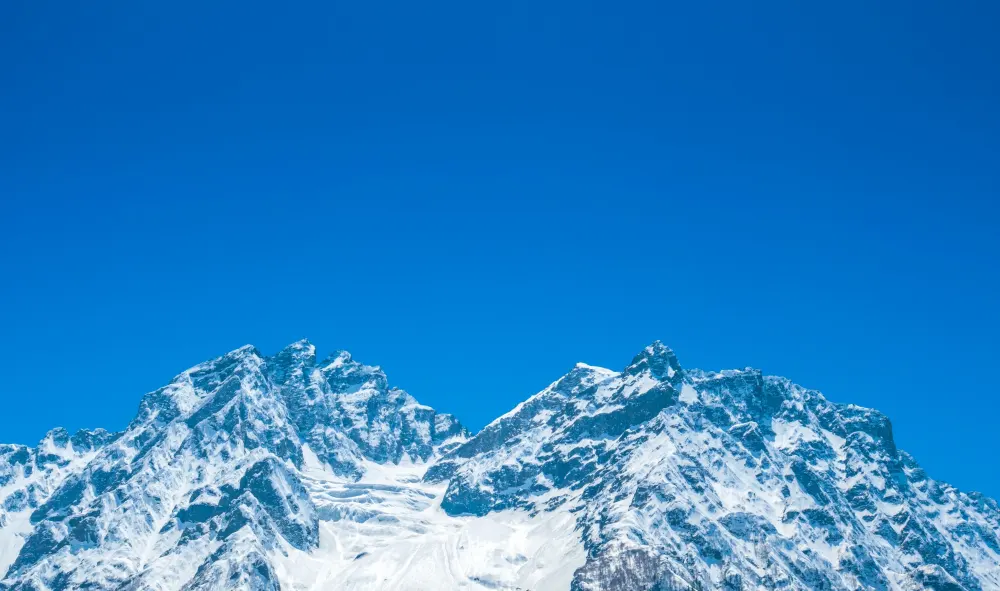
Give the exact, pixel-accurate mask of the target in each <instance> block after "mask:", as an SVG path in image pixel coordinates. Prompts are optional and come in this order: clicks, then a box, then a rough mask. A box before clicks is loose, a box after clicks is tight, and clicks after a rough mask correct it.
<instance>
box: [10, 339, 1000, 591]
mask: <svg viewBox="0 0 1000 591" xmlns="http://www.w3.org/2000/svg"><path fill="white" fill-rule="evenodd" d="M0 589H3V590H5V591H15V590H16V591H29V590H31V591H43V590H52V591H55V590H62V589H109V590H110V589H116V590H122V591H140V590H142V591H147V590H148V591H153V590H156V591H161V590H162V591H166V590H185V591H188V590H190V591H194V590H206V591H208V590H212V591H221V590H223V589H226V590H228V589H238V590H277V589H282V590H285V591H289V590H310V589H338V590H339V589H346V590H361V589H365V590H367V589H440V590H451V589H467V590H475V589H493V590H515V589H520V590H522V591H523V590H532V591H549V590H573V591H624V590H629V591H632V590H650V591H653V590H657V591H666V590H680V589H727V590H730V589H732V590H735V589H743V590H757V589H788V590H824V589H825V590H831V591H840V590H855V589H865V590H868V589H874V590H878V591H910V590H921V589H932V590H941V591H945V590H947V591H961V590H965V591H991V590H1000V506H998V504H997V502H996V501H995V500H993V499H990V498H987V497H985V496H983V495H980V494H977V493H963V492H961V491H959V490H957V489H955V488H954V487H952V486H949V485H947V484H945V483H942V482H938V481H935V480H932V479H931V478H929V477H928V476H927V474H926V473H924V471H923V470H922V469H921V468H920V467H919V465H918V464H917V463H916V461H915V460H914V459H913V458H912V457H910V456H909V455H908V454H906V453H905V452H903V451H901V450H899V449H897V447H896V444H895V442H894V440H893V436H892V426H891V424H890V422H889V420H888V419H887V418H886V417H885V416H884V415H882V414H880V413H878V412H877V411H873V410H869V409H865V408H861V407H857V406H853V405H844V404H836V403H832V402H829V401H827V400H826V399H825V398H824V397H823V396H822V395H821V394H820V393H818V392H816V391H813V390H808V389H805V388H802V387H800V386H797V385H795V384H793V383H792V382H790V381H788V380H786V379H784V378H779V377H771V376H765V375H762V374H761V372H759V371H757V370H754V369H749V368H748V369H744V370H730V371H722V372H706V371H700V370H692V369H685V368H683V367H682V366H681V365H680V363H679V361H678V359H677V357H676V356H675V354H674V353H673V352H672V351H671V350H670V349H669V348H667V347H666V346H664V345H663V344H661V343H659V342H656V343H653V344H652V345H650V346H648V347H646V348H645V349H644V350H643V351H641V352H640V353H639V354H638V355H637V356H636V357H635V358H634V359H633V360H632V362H631V363H630V364H629V365H628V366H627V367H625V368H624V369H623V370H622V371H611V370H608V369H603V368H598V367H593V366H589V365H585V364H578V365H577V366H576V367H575V368H573V369H572V370H571V371H570V372H569V373H567V374H566V375H565V376H563V377H561V378H560V379H558V380H556V381H555V382H553V383H552V384H551V385H550V386H548V387H547V388H545V389H544V390H542V391H541V392H539V393H537V394H535V395H534V396H532V397H530V398H528V399H527V400H525V401H524V402H522V403H521V404H519V405H518V406H517V407H516V408H514V409H512V410H511V411H510V412H508V413H507V414H505V415H503V416H501V417H499V418H497V419H496V420H495V421H493V422H492V423H490V424H489V425H488V426H486V427H485V428H484V429H482V430H481V431H480V432H479V433H477V434H475V435H473V434H471V433H470V432H469V431H467V430H466V429H465V428H464V427H463V426H462V425H461V424H460V423H459V422H458V421H457V420H456V419H455V418H454V417H453V416H451V415H448V414H444V413H439V412H437V411H435V410H434V409H432V408H430V407H427V406H424V405H421V404H419V403H418V402H417V401H416V400H415V399H414V398H413V397H412V396H410V395H409V394H408V393H406V392H404V391H402V390H400V389H397V388H393V387H391V386H390V385H389V383H388V379H387V377H386V375H385V373H384V372H382V371H381V370H380V369H379V368H378V367H373V366H368V365H364V364H361V363H359V362H357V361H355V360H354V359H353V358H352V357H351V355H350V354H348V353H346V352H338V353H335V354H334V355H331V356H330V357H328V358H326V359H324V360H322V361H319V360H317V358H316V353H315V348H314V347H313V346H312V345H311V344H309V343H308V342H306V341H300V342H298V343H294V344H292V345H290V346H288V347H286V348H285V349H283V350H282V351H280V352H278V353H277V354H275V355H272V356H264V355H262V354H261V353H260V352H259V351H258V350H257V349H255V348H253V347H250V346H247V347H242V348H240V349H237V350H235V351H233V352H231V353H228V354H226V355H223V356H222V357H219V358H217V359H214V360H212V361H208V362H206V363H203V364H201V365H198V366H195V367H193V368H191V369H189V370H187V371H185V372H183V373H181V374H180V375H178V376H177V377H176V378H174V379H173V380H172V381H171V382H170V383H169V384H167V385H166V386H164V387H163V388H160V389H159V390H156V391H154V392H151V393H149V394H147V395H146V396H145V397H144V398H143V399H142V401H141V402H140V404H139V410H138V413H137V414H136V417H135V419H134V420H133V421H132V422H131V423H130V424H129V425H128V426H127V428H126V429H125V430H124V431H122V432H121V433H108V432H106V431H103V430H95V431H80V432H78V433H76V434H74V435H72V436H71V435H70V434H68V433H67V432H66V431H64V430H61V429H56V430H54V431H51V432H50V433H49V434H47V435H46V437H45V438H44V439H43V440H42V441H41V442H40V443H39V445H38V446H37V447H35V448H28V447H25V446H18V445H5V446H0Z"/></svg>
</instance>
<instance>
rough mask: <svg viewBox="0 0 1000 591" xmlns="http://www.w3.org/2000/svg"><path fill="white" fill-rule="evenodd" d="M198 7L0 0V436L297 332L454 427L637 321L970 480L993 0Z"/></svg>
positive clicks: (938, 472)
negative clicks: (848, 413)
mask: <svg viewBox="0 0 1000 591" xmlns="http://www.w3.org/2000/svg"><path fill="white" fill-rule="evenodd" d="M209 4H210V5H208V6H206V5H205V3H191V2H184V1H182V2H172V3H168V4H163V3H147V2H136V3H125V2H115V3H99V4H94V3H83V2H70V3H63V2H59V3H56V2H46V1H31V2H28V1H24V0H14V1H12V2H4V3H2V6H0V55H3V56H5V57H4V58H3V59H2V61H0V89H2V92H0V137H2V138H3V140H2V141H0V206H2V211H0V253H2V256H0V276H2V278H3V280H2V281H3V283H2V285H3V289H0V334H2V337H3V338H2V339H0V371H2V375H3V379H2V381H0V398H2V401H3V402H2V409H3V410H2V412H0V441H6V442H23V443H32V442H34V441H37V440H38V439H39V438H40V437H41V436H42V434H43V433H44V432H45V431H46V430H48V429H49V428H51V427H54V426H57V425H62V426H66V427H67V428H71V429H75V428H79V427H96V426H104V427H107V428H111V429H116V428H121V427H123V426H124V425H125V424H126V423H127V421H128V420H129V419H130V418H131V416H132V414H133V413H134V411H135V408H136V406H137V403H138V401H139V398H140V397H141V395H142V394H143V393H144V392H146V391H149V390H152V389H154V388H156V387H158V386H160V385H162V384H163V383H165V382H166V381H168V380H169V379H170V378H171V377H172V376H173V375H175V374H176V373H178V372H179V371H181V370H183V369H184V368H186V367H189V366H191V365H193V364H195V363H198V362H200V361H202V360H204V359H207V358H210V357H213V356H215V355H218V354H221V353H223V352H225V351H227V350H230V349H233V348H235V347H238V346H240V345H242V344H245V343H254V344H256V345H257V346H258V347H259V348H261V349H262V350H263V351H264V352H267V353H271V352H275V351H277V350H278V349H280V348H281V347H282V346H283V345H285V344H287V343H289V342H292V341H294V340H297V339H299V338H302V337H308V338H310V339H311V340H312V341H313V342H314V343H315V344H316V345H317V346H318V347H319V349H320V352H321V353H326V352H329V351H332V350H334V349H338V348H346V349H349V350H351V351H352V352H353V353H354V354H355V356H356V357H357V358H358V359H360V360H362V361H365V362H368V363H375V364H381V365H382V366H383V367H384V368H385V369H386V371H387V372H388V373H389V376H390V380H391V381H393V382H394V383H396V384H397V385H399V386H402V387H404V388H406V389H408V390H410V391H411V392H412V393H413V394H414V395H416V396H417V397H418V398H419V399H420V400H421V401H423V402H425V403H428V404H431V405H433V406H435V407H438V408H440V409H443V410H448V411H452V412H454V413H455V414H457V415H458V416H459V417H460V418H461V419H462V420H464V421H465V422H466V423H467V424H469V425H470V426H472V427H473V428H478V427H481V426H482V425H483V424H484V423H486V422H487V421H488V420H490V419H491V418H493V417H495V416H497V415H499V414H501V413H503V412H504V411H506V410H508V409H509V408H510V407H511V406H513V405H514V404H516V403H517V402H519V401H520V400H521V399H523V398H525V397H527V396H528V395H530V394H532V393H533V392H535V391H537V390H539V389H540V388H542V387H544V386H545V385H546V384H547V383H549V382H550V381H552V380H553V379H555V378H557V377H558V376H559V375H561V374H562V373H563V372H565V371H566V370H568V369H569V368H570V367H572V364H573V363H574V362H577V361H586V362H589V363H593V364H598V365H605V366H608V367H612V368H621V367H623V366H624V365H625V364H627V362H628V361H629V359H630V358H631V356H632V355H633V354H634V353H636V352H637V351H639V350H640V349H641V348H642V347H643V346H645V345H646V344H647V343H649V342H650V341H652V340H654V339H662V340H663V341H664V342H666V343H667V344H668V345H670V346H671V347H673V348H674V349H675V350H676V351H677V353H678V356H679V358H680V360H681V363H682V364H684V365H687V366H691V367H704V368H713V369H714V368H727V367H743V366H747V365H752V366H755V367H759V368H761V369H763V370H764V371H765V372H768V373H772V374H780V375H785V376H788V377H790V378H792V379H793V380H795V381H797V382H799V383H801V384H803V385H806V386H809V387H813V388H817V389H820V390H822V391H823V392H825V393H826V394H827V396H828V397H829V398H831V399H833V400H837V401H844V402H854V403H858V404H862V405H866V406H872V407H876V408H878V409H880V410H882V411H884V412H886V413H887V414H888V415H889V416H890V417H891V418H892V420H893V423H894V426H895V430H896V434H897V439H898V443H899V445H900V446H901V447H903V448H904V449H907V450H908V451H910V452H912V453H913V454H914V455H915V456H916V457H917V458H918V460H920V461H921V462H922V463H923V464H924V465H925V466H926V467H927V469H928V470H929V472H930V473H931V474H932V475H933V476H935V477H938V478H942V479H945V480H948V481H950V482H952V483H954V484H956V485H958V486H960V487H962V488H965V489H975V490H982V491H984V492H987V493H989V494H992V495H993V496H1000V473H998V472H997V470H995V466H996V457H997V455H998V453H1000V443H998V439H997V437H996V435H995V429H996V425H997V420H998V416H1000V396H998V392H997V379H996V370H997V361H996V360H997V358H998V355H1000V346H998V344H997V343H998V340H997V336H996V335H997V334H998V332H1000V318H998V312H997V301H998V298H997V288H998V281H1000V280H998V273H997V260H998V254H1000V245H998V242H1000V239H998V237H997V234H998V232H997V228H998V225H1000V224H998V221H1000V220H998V207H1000V206H998V205H997V203H996V201H997V194H998V188H1000V183H998V181H1000V167H998V156H1000V139H998V138H1000V110H998V109H997V107H996V105H998V104H1000V71H998V69H997V68H996V63H997V59H998V57H1000V55H998V54H1000V46H998V45H1000V43H998V41H997V37H996V35H995V34H994V33H995V32H994V30H993V26H992V23H995V22H997V17H998V16H1000V15H998V14H997V11H998V8H997V5H996V4H995V3H986V2H982V3H968V2H957V3H949V4H948V5H943V4H941V3H938V2H901V1H898V2H897V1H889V2H882V3H878V6H873V5H871V4H872V3H869V2H852V1H849V2H845V3H837V4H836V5H824V6H808V5H803V3H792V2H787V3H786V2H781V3H767V5H766V6H760V5H756V4H759V3H753V4H755V6H752V7H751V6H750V4H751V3H744V2H717V3H694V4H699V6H683V5H681V6H671V5H669V4H667V3H601V4H598V3H588V2H552V3H545V4H544V5H543V6H540V5H539V4H538V3H528V2H513V3H507V4H505V5H502V6H488V7H487V6H483V5H478V4H477V3H467V2H454V3H431V4H427V3H423V4H420V5H413V4H412V3H398V4H396V3H386V2H374V3H315V4H312V3H309V4H302V3H300V4H297V5H295V6H282V7H280V9H279V8H277V7H276V6H275V5H273V4H263V3H255V2H250V3H245V2H241V3H226V2H218V3H209ZM685 4H691V3H685ZM805 4H817V3H805ZM819 4H822V3H819Z"/></svg>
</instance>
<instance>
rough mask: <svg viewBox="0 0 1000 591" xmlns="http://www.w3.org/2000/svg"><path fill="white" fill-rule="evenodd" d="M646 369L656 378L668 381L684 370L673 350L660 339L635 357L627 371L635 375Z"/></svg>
mask: <svg viewBox="0 0 1000 591" xmlns="http://www.w3.org/2000/svg"><path fill="white" fill-rule="evenodd" d="M646 370H648V371H649V372H650V374H651V375H652V376H653V377H654V378H656V379H658V380H668V381H673V377H674V376H675V375H677V374H678V373H680V372H681V371H682V370H681V364H680V362H679V361H677V356H676V355H675V354H674V352H673V350H672V349H671V348H670V347H668V346H666V345H664V344H663V342H662V341H660V340H655V341H653V342H652V343H650V344H649V345H647V346H646V348H645V349H643V350H642V351H640V352H639V354H638V355H636V356H635V357H633V358H632V363H630V364H629V366H628V367H627V368H625V373H628V374H632V375H635V374H639V373H642V372H643V371H646Z"/></svg>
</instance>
